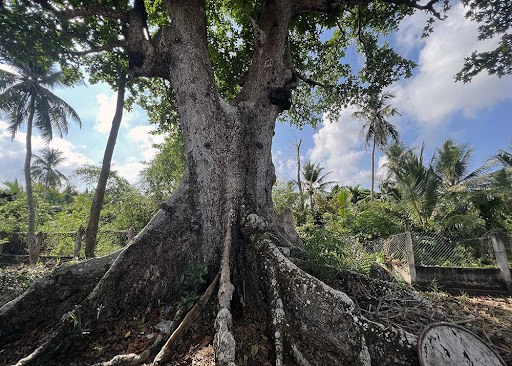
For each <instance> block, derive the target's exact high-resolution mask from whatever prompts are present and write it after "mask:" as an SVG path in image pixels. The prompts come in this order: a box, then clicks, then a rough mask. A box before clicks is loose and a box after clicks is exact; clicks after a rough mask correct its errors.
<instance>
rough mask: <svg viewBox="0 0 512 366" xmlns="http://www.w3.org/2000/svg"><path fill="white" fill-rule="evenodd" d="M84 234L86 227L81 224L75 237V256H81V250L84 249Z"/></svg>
mask: <svg viewBox="0 0 512 366" xmlns="http://www.w3.org/2000/svg"><path fill="white" fill-rule="evenodd" d="M83 236H84V227H83V226H82V225H80V227H79V228H78V232H77V233H76V238H75V251H74V252H73V258H77V259H78V258H80V252H81V251H82V239H83Z"/></svg>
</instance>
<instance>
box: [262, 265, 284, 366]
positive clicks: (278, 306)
mask: <svg viewBox="0 0 512 366" xmlns="http://www.w3.org/2000/svg"><path fill="white" fill-rule="evenodd" d="M266 269H267V271H268V277H269V278H270V279H271V280H270V281H272V283H271V284H270V286H268V292H269V294H268V297H269V302H270V316H271V323H272V329H273V337H274V352H275V364H276V366H282V365H283V364H284V344H283V339H284V335H285V334H284V332H285V329H284V326H285V320H286V319H285V316H286V314H285V312H284V309H283V301H282V300H281V297H280V296H279V292H278V288H277V283H276V282H275V281H276V275H275V271H274V268H273V267H272V266H269V267H267V268H266Z"/></svg>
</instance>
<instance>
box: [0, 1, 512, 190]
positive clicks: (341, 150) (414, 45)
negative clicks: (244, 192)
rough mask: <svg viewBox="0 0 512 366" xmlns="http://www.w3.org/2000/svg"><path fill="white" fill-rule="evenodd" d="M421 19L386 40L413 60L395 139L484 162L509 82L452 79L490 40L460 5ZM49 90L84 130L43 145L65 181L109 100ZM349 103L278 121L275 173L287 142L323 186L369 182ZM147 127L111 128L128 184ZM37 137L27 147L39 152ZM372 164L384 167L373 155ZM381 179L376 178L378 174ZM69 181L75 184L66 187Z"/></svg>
mask: <svg viewBox="0 0 512 366" xmlns="http://www.w3.org/2000/svg"><path fill="white" fill-rule="evenodd" d="M425 20H426V17H425V16H424V15H422V14H417V15H415V16H413V17H411V18H408V19H407V20H405V21H404V22H403V23H402V25H401V29H400V31H399V32H398V33H397V34H395V35H393V37H392V39H391V42H392V44H393V45H394V47H395V48H397V49H398V50H399V52H400V53H401V54H403V55H406V56H408V57H410V58H411V59H413V60H415V61H416V62H417V63H418V65H419V66H418V67H417V68H416V70H415V73H414V76H413V77H412V78H410V79H407V80H404V81H402V82H400V83H398V84H397V85H395V86H394V87H393V88H392V91H393V92H394V93H395V95H396V98H395V99H394V100H393V105H394V106H395V107H397V108H398V109H399V110H400V112H401V114H402V115H401V116H399V117H395V118H393V119H392V120H391V122H392V123H394V124H395V125H396V126H397V128H398V130H399V132H400V137H401V140H402V141H404V142H405V143H406V144H408V145H410V146H420V145H421V144H422V143H423V142H424V143H425V146H426V152H427V156H431V155H432V153H433V152H434V150H435V147H437V146H440V145H441V144H442V143H443V142H444V141H445V140H446V139H448V138H453V139H455V140H457V141H459V142H464V143H469V144H470V145H472V146H474V147H475V153H474V156H473V162H472V163H473V166H474V167H477V166H479V165H481V164H483V163H484V162H485V160H486V159H487V158H489V157H490V156H491V155H492V154H494V153H495V152H497V150H498V149H507V150H508V149H509V145H510V140H511V138H512V123H511V117H510V116H512V103H511V99H512V77H511V76H507V77H503V78H501V79H499V78H497V77H491V76H488V75H486V74H482V75H479V76H477V77H476V78H475V79H474V80H473V82H472V83H470V84H463V83H455V82H454V79H453V76H454V75H455V74H456V73H457V71H459V70H460V69H461V67H462V64H463V59H464V57H465V56H468V55H469V54H470V53H471V52H472V51H474V50H486V49H490V48H492V47H493V46H494V45H495V44H496V42H497V41H496V40H487V41H485V42H478V41H477V40H476V38H477V25H476V24H474V23H471V22H469V21H468V20H466V19H464V11H463V9H462V6H460V5H458V6H455V7H454V8H453V9H452V11H451V12H450V14H449V18H448V19H447V20H446V21H444V22H437V23H436V25H435V31H434V33H433V34H432V35H431V36H430V37H429V38H427V39H421V37H420V36H421V31H422V29H423V26H424V24H425ZM56 94H57V95H59V96H60V97H62V98H63V99H65V100H66V101H67V102H68V103H69V104H71V105H72V106H73V107H74V108H75V110H76V111H77V112H78V114H79V115H80V116H81V118H82V122H83V126H82V129H79V128H78V126H76V125H75V126H71V127H70V132H69V134H68V135H67V136H66V137H64V138H63V139H61V138H54V140H53V141H52V142H51V144H50V146H51V147H54V148H58V149H59V150H61V151H63V152H64V154H65V156H66V157H67V160H66V162H65V163H63V164H62V166H61V167H60V170H61V171H62V172H63V173H65V174H66V175H68V176H71V175H72V173H73V171H74V170H75V169H76V168H78V167H79V166H81V165H83V164H85V163H92V164H99V163H100V162H101V159H102V157H103V151H104V148H105V144H106V142H107V138H108V133H109V130H110V124H111V121H112V117H113V115H114V110H115V102H116V94H115V93H113V92H112V90H111V89H110V88H109V87H108V86H107V85H101V84H100V85H89V86H81V87H76V88H68V89H65V90H57V91H56ZM353 111H354V109H353V108H351V107H349V108H348V109H346V110H345V111H343V112H342V113H341V114H340V116H339V117H338V122H337V123H329V122H326V123H324V124H322V125H321V126H320V127H319V129H318V130H316V131H315V130H313V129H311V128H310V127H304V128H303V129H302V130H298V129H296V128H295V127H289V126H287V125H283V124H279V125H278V126H277V128H276V137H275V139H274V146H273V155H274V163H275V165H276V171H277V175H278V176H280V177H282V178H286V179H293V178H294V175H295V169H296V168H295V166H296V165H295V164H296V162H295V150H294V145H295V144H296V143H297V141H298V140H299V139H302V140H303V143H302V149H301V155H302V159H303V160H304V161H305V160H312V161H314V162H320V163H321V164H322V165H323V166H325V167H326V169H327V170H328V171H331V172H332V173H331V180H336V181H338V182H340V183H341V184H343V185H356V184H361V185H363V186H367V187H368V186H369V181H370V154H369V152H368V153H367V152H365V150H364V145H363V142H362V139H361V135H360V129H361V126H362V122H361V121H359V120H354V119H352V118H351V115H352V112H353ZM6 127H7V124H6V123H5V122H4V121H2V120H0V182H2V181H5V180H13V179H14V178H17V179H18V180H20V181H21V182H23V172H22V169H23V161H24V154H25V152H24V151H25V137H26V135H25V133H24V131H23V130H22V131H21V132H19V133H18V134H17V135H16V136H15V138H14V139H11V135H10V134H9V133H8V131H6ZM152 129H153V127H152V126H149V124H148V123H147V116H146V114H145V113H144V112H143V111H142V110H141V109H140V108H135V109H134V110H133V111H131V112H125V114H124V118H123V123H122V126H121V129H120V132H119V138H118V141H117V145H116V149H115V153H114V169H116V170H117V171H118V172H119V173H120V174H121V175H123V176H124V177H126V178H127V179H128V180H129V181H130V182H136V181H137V176H138V173H139V171H140V169H141V168H142V167H143V164H142V162H143V161H147V160H149V159H151V158H152V157H153V156H154V154H155V150H154V149H153V148H152V145H153V144H154V143H158V142H161V141H162V137H161V136H153V135H150V134H149V132H150V131H151V130H152ZM44 146H45V145H44V141H43V140H42V139H41V138H40V137H38V136H36V137H35V138H34V140H33V151H34V152H36V153H37V151H38V150H40V149H42V148H43V147H44ZM377 158H378V159H379V166H382V165H383V164H384V163H385V161H384V158H383V157H382V155H381V154H378V156H377ZM380 174H381V175H382V174H383V169H381V171H380ZM74 182H75V184H76V183H77V182H76V180H75V181H74Z"/></svg>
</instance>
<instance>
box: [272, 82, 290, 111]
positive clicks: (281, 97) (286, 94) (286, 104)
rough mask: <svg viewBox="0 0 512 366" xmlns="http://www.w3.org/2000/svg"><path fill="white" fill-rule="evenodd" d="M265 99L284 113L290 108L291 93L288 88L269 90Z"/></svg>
mask: <svg viewBox="0 0 512 366" xmlns="http://www.w3.org/2000/svg"><path fill="white" fill-rule="evenodd" d="M267 97H268V100H269V101H270V103H272V104H274V105H276V106H278V107H279V108H281V110H283V111H286V110H288V109H290V108H291V107H292V101H291V97H292V92H291V91H290V89H288V88H283V87H278V88H269V91H268V93H267Z"/></svg>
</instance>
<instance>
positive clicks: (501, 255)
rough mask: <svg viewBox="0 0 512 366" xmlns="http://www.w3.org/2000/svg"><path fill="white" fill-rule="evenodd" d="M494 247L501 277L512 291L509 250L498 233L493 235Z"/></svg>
mask: <svg viewBox="0 0 512 366" xmlns="http://www.w3.org/2000/svg"><path fill="white" fill-rule="evenodd" d="M491 243H492V248H493V249H494V255H495V256H496V264H497V265H498V268H499V269H500V271H501V278H502V279H503V281H505V285H506V286H507V289H508V290H509V291H512V278H511V276H510V268H509V267H508V259H507V251H506V249H505V244H504V243H503V240H501V238H500V237H498V236H497V235H496V234H492V235H491Z"/></svg>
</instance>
